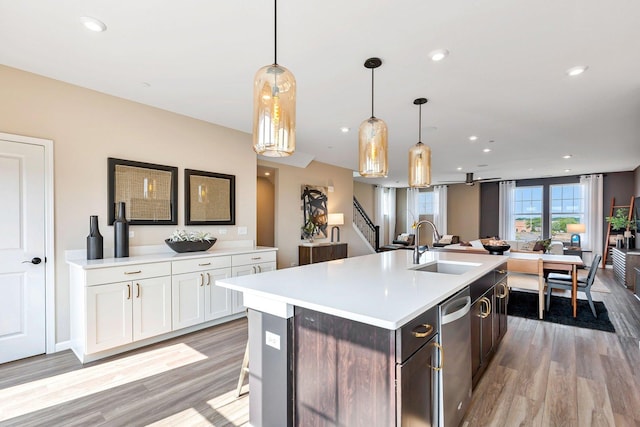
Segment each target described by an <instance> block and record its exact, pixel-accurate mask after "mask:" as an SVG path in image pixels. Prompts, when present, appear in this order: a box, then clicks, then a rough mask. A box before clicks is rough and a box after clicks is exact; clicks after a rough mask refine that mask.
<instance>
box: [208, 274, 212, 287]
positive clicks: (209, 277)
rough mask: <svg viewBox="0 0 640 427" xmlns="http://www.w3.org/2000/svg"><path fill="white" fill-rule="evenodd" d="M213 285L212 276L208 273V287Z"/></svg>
mask: <svg viewBox="0 0 640 427" xmlns="http://www.w3.org/2000/svg"><path fill="white" fill-rule="evenodd" d="M210 284H211V274H209V273H207V286H209V285H210Z"/></svg>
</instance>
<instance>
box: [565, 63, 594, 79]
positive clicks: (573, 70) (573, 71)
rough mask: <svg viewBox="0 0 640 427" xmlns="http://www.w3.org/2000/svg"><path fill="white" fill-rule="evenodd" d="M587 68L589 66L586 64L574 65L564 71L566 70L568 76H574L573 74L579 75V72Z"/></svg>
mask: <svg viewBox="0 0 640 427" xmlns="http://www.w3.org/2000/svg"><path fill="white" fill-rule="evenodd" d="M588 69H589V67H587V66H586V65H578V66H576V67H571V68H569V69H568V70H567V71H566V72H567V75H568V76H569V77H575V76H579V75H580V74H582V73H584V72H585V71H587V70H588Z"/></svg>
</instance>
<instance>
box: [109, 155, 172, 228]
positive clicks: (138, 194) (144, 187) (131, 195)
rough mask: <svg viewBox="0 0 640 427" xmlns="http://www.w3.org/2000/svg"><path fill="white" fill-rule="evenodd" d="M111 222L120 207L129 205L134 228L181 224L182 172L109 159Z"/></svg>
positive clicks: (131, 222)
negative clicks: (179, 213)
mask: <svg viewBox="0 0 640 427" xmlns="http://www.w3.org/2000/svg"><path fill="white" fill-rule="evenodd" d="M107 164H108V196H107V197H108V201H107V204H108V209H107V212H108V221H109V225H112V224H113V221H114V220H115V216H116V206H117V204H118V203H119V202H124V203H125V210H126V217H127V220H128V221H129V223H130V224H132V225H176V224H177V223H178V203H177V202H178V168H177V167H173V166H164V165H156V164H153V163H144V162H135V161H131V160H123V159H114V158H112V157H109V158H108V159H107Z"/></svg>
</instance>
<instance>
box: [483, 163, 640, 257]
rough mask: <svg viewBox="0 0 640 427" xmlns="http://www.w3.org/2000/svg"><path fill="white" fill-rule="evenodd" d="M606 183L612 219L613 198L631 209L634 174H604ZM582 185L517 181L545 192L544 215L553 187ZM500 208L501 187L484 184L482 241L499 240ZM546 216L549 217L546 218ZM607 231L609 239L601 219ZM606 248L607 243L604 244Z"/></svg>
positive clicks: (548, 180) (546, 180)
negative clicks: (539, 187) (490, 238)
mask: <svg viewBox="0 0 640 427" xmlns="http://www.w3.org/2000/svg"><path fill="white" fill-rule="evenodd" d="M603 175H604V179H603V206H604V209H603V211H604V216H608V215H609V209H610V206H611V198H612V197H615V200H616V205H628V204H629V200H630V199H631V196H632V195H634V194H636V189H635V175H634V172H633V171H629V172H609V173H604V174H603ZM579 181H580V177H579V176H562V177H551V178H536V179H521V180H517V181H516V185H517V186H518V187H521V186H533V185H542V186H543V187H544V190H543V201H542V203H543V212H547V211H548V207H547V205H548V204H549V186H550V185H553V184H571V183H576V182H579ZM499 205H500V185H499V183H497V182H488V183H483V184H481V187H480V237H487V236H497V235H498V229H499V220H498V217H499V213H498V209H499ZM545 215H547V214H545ZM543 221H544V236H548V235H549V224H550V221H549V218H548V216H545V218H544V220H543ZM602 223H603V226H604V227H605V228H604V230H605V232H604V236H605V237H606V234H607V233H606V230H607V228H606V226H607V224H606V221H605V220H604V218H602ZM602 244H603V245H604V241H603V242H602Z"/></svg>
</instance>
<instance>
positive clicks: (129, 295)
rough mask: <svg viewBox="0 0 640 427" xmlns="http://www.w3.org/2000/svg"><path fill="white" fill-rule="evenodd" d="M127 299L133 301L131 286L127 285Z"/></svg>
mask: <svg viewBox="0 0 640 427" xmlns="http://www.w3.org/2000/svg"><path fill="white" fill-rule="evenodd" d="M127 299H131V285H127Z"/></svg>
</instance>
